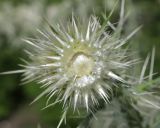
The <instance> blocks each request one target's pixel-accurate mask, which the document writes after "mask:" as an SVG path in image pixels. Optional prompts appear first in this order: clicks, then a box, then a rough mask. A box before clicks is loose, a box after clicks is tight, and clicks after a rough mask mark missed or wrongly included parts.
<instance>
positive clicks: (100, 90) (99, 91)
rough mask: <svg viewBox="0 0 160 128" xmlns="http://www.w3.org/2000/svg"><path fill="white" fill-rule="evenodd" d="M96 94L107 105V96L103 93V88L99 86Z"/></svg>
mask: <svg viewBox="0 0 160 128" xmlns="http://www.w3.org/2000/svg"><path fill="white" fill-rule="evenodd" d="M97 92H98V93H99V95H100V96H101V97H102V98H103V100H104V101H105V102H106V103H109V99H108V96H107V94H106V93H105V91H104V90H103V88H102V87H101V86H99V87H98V90H97Z"/></svg>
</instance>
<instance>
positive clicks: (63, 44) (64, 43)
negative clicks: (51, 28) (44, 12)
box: [52, 33, 70, 48]
mask: <svg viewBox="0 0 160 128" xmlns="http://www.w3.org/2000/svg"><path fill="white" fill-rule="evenodd" d="M52 35H53V36H54V37H55V38H56V39H57V41H58V42H59V43H60V44H61V45H62V46H65V47H67V48H68V47H70V46H69V45H68V44H67V43H66V42H64V41H63V40H61V39H60V38H59V37H58V36H57V35H56V34H54V33H52Z"/></svg>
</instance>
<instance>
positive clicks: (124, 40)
mask: <svg viewBox="0 0 160 128" xmlns="http://www.w3.org/2000/svg"><path fill="white" fill-rule="evenodd" d="M141 28H142V26H139V27H138V28H136V29H135V30H134V31H133V32H132V33H130V34H129V35H128V36H127V37H126V38H125V39H123V40H122V42H121V43H120V44H119V45H117V46H116V47H115V49H117V48H119V47H121V46H122V45H124V44H126V43H127V41H128V40H129V39H130V38H131V37H132V36H134V35H135V34H136V33H137V32H138V31H139V30H140V29H141Z"/></svg>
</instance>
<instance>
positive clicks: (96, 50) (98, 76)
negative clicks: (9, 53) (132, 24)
mask: <svg viewBox="0 0 160 128" xmlns="http://www.w3.org/2000/svg"><path fill="white" fill-rule="evenodd" d="M109 25H111V26H112V27H113V25H112V24H111V23H110V24H109ZM109 25H106V26H105V27H104V26H102V25H101V24H100V22H99V20H98V18H97V17H95V16H91V17H90V18H89V19H88V21H85V22H84V21H78V20H77V21H76V19H75V18H74V17H72V20H71V21H70V22H68V23H67V24H65V26H64V25H63V24H61V25H60V24H58V25H57V26H55V27H53V26H51V25H49V27H50V30H48V31H45V32H42V31H39V32H40V34H41V37H40V39H38V38H37V39H29V40H25V41H26V42H27V43H28V44H30V45H31V46H32V48H33V49H32V50H30V51H26V52H27V54H28V55H29V57H30V61H28V62H26V65H22V66H23V67H24V68H25V69H24V70H23V71H22V72H24V76H25V78H24V79H23V80H25V81H26V82H30V81H33V80H36V81H37V82H38V83H41V84H42V86H43V87H45V88H46V90H45V91H44V92H42V94H41V95H39V96H38V97H37V98H36V99H35V101H36V100H38V99H39V98H40V97H42V96H43V95H45V94H49V99H48V101H47V104H48V102H49V100H50V99H51V98H52V97H53V95H57V96H58V97H57V99H56V101H55V102H61V101H63V103H64V105H67V106H71V107H74V109H76V108H79V107H85V108H86V109H87V110H88V109H89V108H90V106H91V105H94V104H98V101H99V99H103V100H104V101H105V102H109V94H108V92H109V91H111V90H112V86H114V85H116V83H115V82H114V81H113V80H116V81H120V82H123V83H124V82H125V81H124V80H123V79H122V77H121V74H120V72H121V70H122V71H124V70H125V69H126V68H127V67H128V66H130V65H131V64H132V62H133V61H128V60H127V59H126V58H127V55H126V50H125V49H122V47H121V46H122V45H124V44H125V43H126V41H127V39H128V37H130V36H131V35H129V36H128V37H127V38H125V39H118V37H116V36H115V35H114V34H109V32H107V31H106V27H109ZM136 31H137V30H136ZM134 33H135V32H134ZM131 34H132V35H133V33H131ZM117 74H119V75H117Z"/></svg>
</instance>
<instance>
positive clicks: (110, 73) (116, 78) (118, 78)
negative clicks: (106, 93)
mask: <svg viewBox="0 0 160 128" xmlns="http://www.w3.org/2000/svg"><path fill="white" fill-rule="evenodd" d="M107 75H108V76H109V77H111V78H113V79H115V80H118V81H120V82H122V83H126V81H125V80H124V79H122V78H121V77H120V76H118V75H116V74H114V73H113V72H111V71H109V72H108V73H107Z"/></svg>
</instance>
